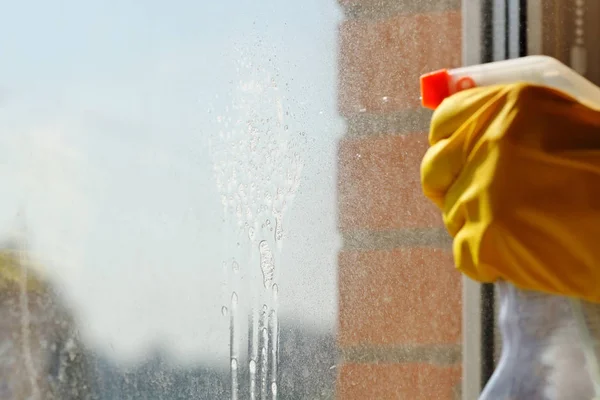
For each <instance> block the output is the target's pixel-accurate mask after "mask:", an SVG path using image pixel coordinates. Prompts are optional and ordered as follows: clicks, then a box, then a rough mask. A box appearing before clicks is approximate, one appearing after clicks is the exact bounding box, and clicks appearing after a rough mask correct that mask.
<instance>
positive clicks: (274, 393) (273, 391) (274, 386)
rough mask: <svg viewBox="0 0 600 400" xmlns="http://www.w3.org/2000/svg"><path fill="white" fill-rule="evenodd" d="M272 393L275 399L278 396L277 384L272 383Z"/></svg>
mask: <svg viewBox="0 0 600 400" xmlns="http://www.w3.org/2000/svg"><path fill="white" fill-rule="evenodd" d="M271 393H272V394H273V398H276V396H277V383H275V382H273V383H271Z"/></svg>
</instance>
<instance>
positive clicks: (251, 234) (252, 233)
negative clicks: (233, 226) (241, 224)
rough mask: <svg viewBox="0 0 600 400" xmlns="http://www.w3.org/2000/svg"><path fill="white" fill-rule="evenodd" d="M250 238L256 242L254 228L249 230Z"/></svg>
mask: <svg viewBox="0 0 600 400" xmlns="http://www.w3.org/2000/svg"><path fill="white" fill-rule="evenodd" d="M248 238H249V239H250V240H254V228H250V229H248Z"/></svg>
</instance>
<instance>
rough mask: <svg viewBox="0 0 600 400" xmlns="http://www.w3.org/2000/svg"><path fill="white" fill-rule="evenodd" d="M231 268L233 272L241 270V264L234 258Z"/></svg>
mask: <svg viewBox="0 0 600 400" xmlns="http://www.w3.org/2000/svg"><path fill="white" fill-rule="evenodd" d="M231 269H232V270H233V272H240V264H238V262H237V261H235V260H233V263H231Z"/></svg>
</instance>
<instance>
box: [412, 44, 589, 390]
mask: <svg viewBox="0 0 600 400" xmlns="http://www.w3.org/2000/svg"><path fill="white" fill-rule="evenodd" d="M515 82H526V83H532V84H537V85H541V86H547V87H551V88H554V89H558V90H560V91H563V92H565V93H567V94H569V95H570V96H572V97H575V98H577V99H578V100H580V101H582V102H584V103H588V104H591V105H596V106H600V88H598V87H597V86H596V85H594V84H593V83H592V82H590V81H589V80H587V79H585V78H584V77H582V76H581V75H579V74H578V73H576V72H575V71H574V70H572V69H571V68H569V67H567V66H566V65H564V64H562V63H561V62H559V61H558V60H556V59H554V58H552V57H548V56H537V55H536V56H527V57H522V58H518V59H511V60H504V61H496V62H491V63H487V64H481V65H474V66H467V67H461V68H455V69H448V70H446V69H444V70H439V71H435V72H431V73H428V74H426V75H423V76H422V77H421V101H422V104H423V106H424V107H427V108H431V109H435V108H437V107H438V106H439V105H440V104H441V103H442V101H443V100H444V99H445V98H446V97H449V96H451V95H452V94H454V93H456V92H459V91H462V90H466V89H470V88H474V87H479V86H488V85H495V84H505V83H506V84H508V83H515ZM598 261H599V265H600V260H598ZM495 286H496V290H497V293H498V297H499V303H500V309H499V315H498V324H499V328H500V331H501V333H502V355H501V357H500V360H499V362H498V365H497V367H496V370H495V372H494V374H493V375H492V378H491V379H490V381H489V382H488V384H487V385H486V387H485V389H484V391H483V393H482V394H481V396H480V400H496V399H540V400H541V399H545V400H561V399H572V400H578V399H582V400H590V399H600V364H599V362H600V304H593V303H589V302H586V301H582V300H579V299H576V298H568V297H563V296H555V295H550V294H545V293H541V292H535V291H527V290H521V289H519V288H517V287H515V286H514V285H512V284H510V283H509V282H498V283H496V284H495Z"/></svg>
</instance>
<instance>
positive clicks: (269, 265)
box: [258, 240, 275, 289]
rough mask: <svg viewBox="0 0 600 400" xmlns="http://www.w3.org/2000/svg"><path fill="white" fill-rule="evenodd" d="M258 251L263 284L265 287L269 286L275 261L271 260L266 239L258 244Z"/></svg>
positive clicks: (271, 253)
mask: <svg viewBox="0 0 600 400" xmlns="http://www.w3.org/2000/svg"><path fill="white" fill-rule="evenodd" d="M258 251H259V253H260V269H261V271H262V273H263V285H264V286H265V289H266V288H269V287H270V286H271V282H272V281H273V275H274V274H275V261H274V260H273V252H272V251H271V248H270V247H269V244H268V243H267V241H266V240H263V241H261V242H260V243H259V244H258Z"/></svg>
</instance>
